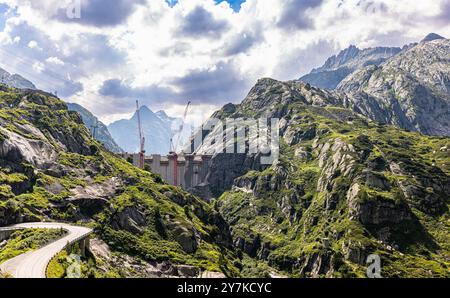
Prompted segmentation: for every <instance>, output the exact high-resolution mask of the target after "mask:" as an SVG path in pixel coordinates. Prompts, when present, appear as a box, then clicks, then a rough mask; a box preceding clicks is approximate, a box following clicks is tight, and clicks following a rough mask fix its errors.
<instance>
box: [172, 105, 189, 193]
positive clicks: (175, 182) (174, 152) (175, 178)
mask: <svg viewBox="0 0 450 298" xmlns="http://www.w3.org/2000/svg"><path fill="white" fill-rule="evenodd" d="M190 106H191V102H190V101H189V102H188V103H187V105H186V109H185V110H184V115H183V119H182V122H181V124H180V127H179V129H178V131H177V132H176V133H175V134H177V133H178V138H177V141H176V142H175V144H174V143H173V139H171V140H170V142H171V147H172V148H171V152H170V154H171V155H172V156H173V157H174V165H173V185H175V186H178V153H177V150H178V144H179V142H180V138H181V133H182V132H183V129H184V124H185V122H186V117H187V114H188V111H189V107H190Z"/></svg>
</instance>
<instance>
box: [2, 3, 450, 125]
mask: <svg viewBox="0 0 450 298" xmlns="http://www.w3.org/2000/svg"><path fill="white" fill-rule="evenodd" d="M78 3H79V4H80V6H77V4H78ZM78 7H79V8H80V9H79V10H78V9H77V8H78ZM78 12H79V13H78ZM430 32H435V33H438V34H440V35H443V36H446V37H450V0H434V1H410V0H246V1H244V0H228V1H225V0H115V1H110V0H0V67H2V68H4V69H6V70H7V71H9V72H11V73H19V74H21V75H22V76H24V77H26V78H28V79H29V80H31V81H32V82H33V83H35V84H36V85H37V86H38V87H39V88H40V89H43V90H46V91H50V92H54V91H57V92H58V96H59V97H61V98H62V99H64V100H65V101H68V102H76V103H79V104H81V105H83V106H84V107H86V108H87V109H89V110H91V111H92V112H93V113H94V114H95V115H97V116H98V117H99V118H100V119H101V120H102V121H104V122H105V123H111V122H112V121H115V120H118V119H122V118H127V117H129V116H130V115H131V114H132V113H133V112H134V109H135V100H136V99H139V100H140V101H141V102H142V104H145V105H148V106H149V107H150V108H151V109H152V110H154V111H157V110H160V109H164V110H165V111H166V112H167V113H168V114H169V115H171V116H181V115H182V114H183V112H184V109H185V105H186V103H187V102H188V101H192V103H193V106H192V108H191V110H190V113H189V116H188V119H187V120H188V122H190V123H192V124H194V125H198V124H199V123H201V122H202V121H204V120H206V118H207V117H208V116H210V114H211V113H212V112H213V111H215V110H216V109H219V108H220V107H222V106H223V105H224V104H226V103H229V102H233V103H239V102H240V101H242V100H243V99H244V98H245V96H246V94H247V93H248V91H249V90H250V89H251V87H252V86H253V85H254V84H255V83H256V81H257V80H258V79H259V78H262V77H272V78H274V79H278V80H292V79H297V78H299V77H301V76H302V75H304V74H306V73H308V72H309V71H310V70H311V69H312V68H315V67H318V66H320V65H322V64H323V62H324V61H325V60H326V58H328V57H329V56H332V55H334V54H337V53H338V52H339V51H340V50H342V49H345V48H347V47H348V46H350V45H356V46H358V47H360V48H366V47H373V46H403V45H405V44H409V43H412V42H417V41H420V40H421V39H422V38H423V37H424V36H425V35H427V34H428V33H430Z"/></svg>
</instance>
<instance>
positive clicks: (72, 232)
mask: <svg viewBox="0 0 450 298" xmlns="http://www.w3.org/2000/svg"><path fill="white" fill-rule="evenodd" d="M8 228H26V229H61V228H62V229H64V230H66V231H67V234H66V235H65V236H64V237H63V238H60V239H59V240H56V241H55V242H52V243H50V244H48V245H47V246H45V247H42V248H40V249H38V250H35V251H30V252H27V253H24V254H21V255H19V256H17V257H15V258H12V259H10V260H8V261H6V262H4V263H2V264H0V271H1V272H3V273H8V274H10V275H12V276H13V277H14V278H45V277H46V269H47V265H48V263H49V262H50V261H51V259H52V258H53V257H54V256H55V255H56V254H57V253H59V252H60V251H61V250H63V249H64V248H65V246H66V245H67V243H72V242H74V241H76V240H79V239H82V238H84V237H86V236H88V235H89V234H90V233H92V229H89V228H84V227H78V226H71V225H68V224H63V223H50V222H48V223H43V222H41V223H25V224H18V225H14V226H11V227H8Z"/></svg>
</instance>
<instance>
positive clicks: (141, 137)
mask: <svg viewBox="0 0 450 298" xmlns="http://www.w3.org/2000/svg"><path fill="white" fill-rule="evenodd" d="M136 113H137V118H138V130H139V144H140V151H139V162H138V167H139V168H141V169H144V168H145V137H144V133H143V131H142V123H141V113H140V107H139V100H136Z"/></svg>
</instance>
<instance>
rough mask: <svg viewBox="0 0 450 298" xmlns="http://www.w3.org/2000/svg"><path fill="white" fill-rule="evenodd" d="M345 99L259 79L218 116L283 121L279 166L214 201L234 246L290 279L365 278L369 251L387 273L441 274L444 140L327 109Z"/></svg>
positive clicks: (251, 173)
mask: <svg viewBox="0 0 450 298" xmlns="http://www.w3.org/2000/svg"><path fill="white" fill-rule="evenodd" d="M268 90H270V91H268ZM346 100H347V99H346V98H343V99H342V100H340V99H339V97H338V93H330V92H326V91H321V90H319V89H316V88H313V87H310V86H308V85H307V84H301V83H298V82H297V83H291V82H286V83H282V82H277V81H273V80H268V79H264V80H262V81H260V82H258V84H257V86H256V87H255V88H253V89H252V91H251V92H250V94H249V96H248V97H247V98H246V100H244V102H243V103H242V104H240V105H233V106H231V105H227V106H226V107H225V108H224V109H223V110H222V111H220V112H218V113H216V116H218V117H232V118H233V117H244V118H245V117H257V116H261V115H269V116H273V115H277V116H278V117H280V118H281V120H280V126H281V127H280V133H281V136H282V140H283V141H282V143H281V156H280V159H279V161H277V162H275V163H274V164H273V165H272V166H269V167H268V168H263V169H260V170H258V169H256V170H255V169H251V168H249V169H248V172H247V173H246V174H244V175H243V176H240V177H238V178H236V179H235V180H234V183H233V186H232V187H231V189H230V190H229V191H227V192H225V193H224V194H223V195H222V196H220V198H218V199H217V200H216V201H215V203H214V204H215V205H216V206H217V208H218V210H219V211H220V213H221V214H222V216H223V217H224V218H225V220H226V221H227V222H228V224H229V225H230V227H231V230H232V236H233V243H234V245H235V247H236V248H238V249H239V250H241V251H242V252H243V253H244V254H247V255H248V256H251V257H252V258H256V259H259V260H261V261H264V262H267V263H268V264H269V265H271V266H272V267H274V268H277V269H279V270H284V271H285V272H287V274H288V275H289V274H290V275H295V276H297V275H300V276H312V277H317V276H328V277H329V276H362V275H363V274H364V270H365V269H364V265H365V261H366V258H367V256H368V255H370V254H372V253H374V252H375V251H382V252H383V263H384V264H385V265H386V268H387V269H386V271H385V272H384V274H385V275H386V276H410V273H408V270H410V269H412V268H414V269H413V270H418V271H416V273H415V274H417V275H419V276H430V275H433V276H445V274H446V273H445V272H446V269H445V265H443V263H442V262H443V260H445V259H446V256H448V245H447V244H445V240H443V239H444V238H445V237H447V236H445V237H442V236H441V235H442V233H444V234H445V235H448V232H446V231H445V229H447V228H448V227H446V224H445V223H444V224H443V225H441V224H436V223H437V222H445V219H446V218H448V216H449V209H448V206H449V203H450V202H449V199H448V195H447V194H446V191H447V188H448V185H450V177H449V168H448V166H449V164H448V161H449V160H448V151H447V147H446V144H447V143H448V138H445V137H441V138H438V137H426V136H423V135H420V134H416V133H410V132H406V131H402V130H399V129H396V128H394V127H390V126H385V125H381V124H376V123H374V122H371V121H369V120H368V119H367V118H365V117H363V116H361V115H360V114H357V113H355V112H352V111H351V110H348V109H345V108H340V107H336V106H333V104H335V105H338V106H339V105H341V104H342V103H344V102H346ZM327 103H328V104H327ZM214 133H215V132H214V131H212V132H209V134H212V135H211V136H207V140H212V139H214V138H215V137H217V135H214ZM208 138H209V139H208ZM205 146H206V147H208V146H207V145H203V147H201V148H206V147H205ZM201 148H200V149H201ZM224 156H226V155H224ZM232 156H234V155H233V154H229V155H228V158H229V159H230V158H231V157H232ZM222 159H223V161H222V162H221V163H218V164H222V165H223V166H224V167H226V161H225V160H226V158H225V157H223V158H222ZM213 160H214V158H213ZM431 185H433V186H431ZM427 191H428V192H427ZM421 249H423V250H422V251H421V252H418V251H420V250H421ZM428 254H431V255H433V256H434V258H435V260H437V261H436V263H434V264H435V265H436V266H437V267H435V268H434V269H431V267H430V266H431V264H427V265H424V266H423V264H422V262H425V263H426V262H427V261H426V260H427V255H428ZM398 260H403V261H398ZM412 260H415V261H413V262H416V264H415V265H413V264H412V263H408V265H405V262H410V261H412ZM417 264H422V265H417ZM421 266H423V267H422V269H421ZM425 267H426V268H428V269H423V268H425ZM408 268H409V269H408ZM427 270H430V271H427Z"/></svg>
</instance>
